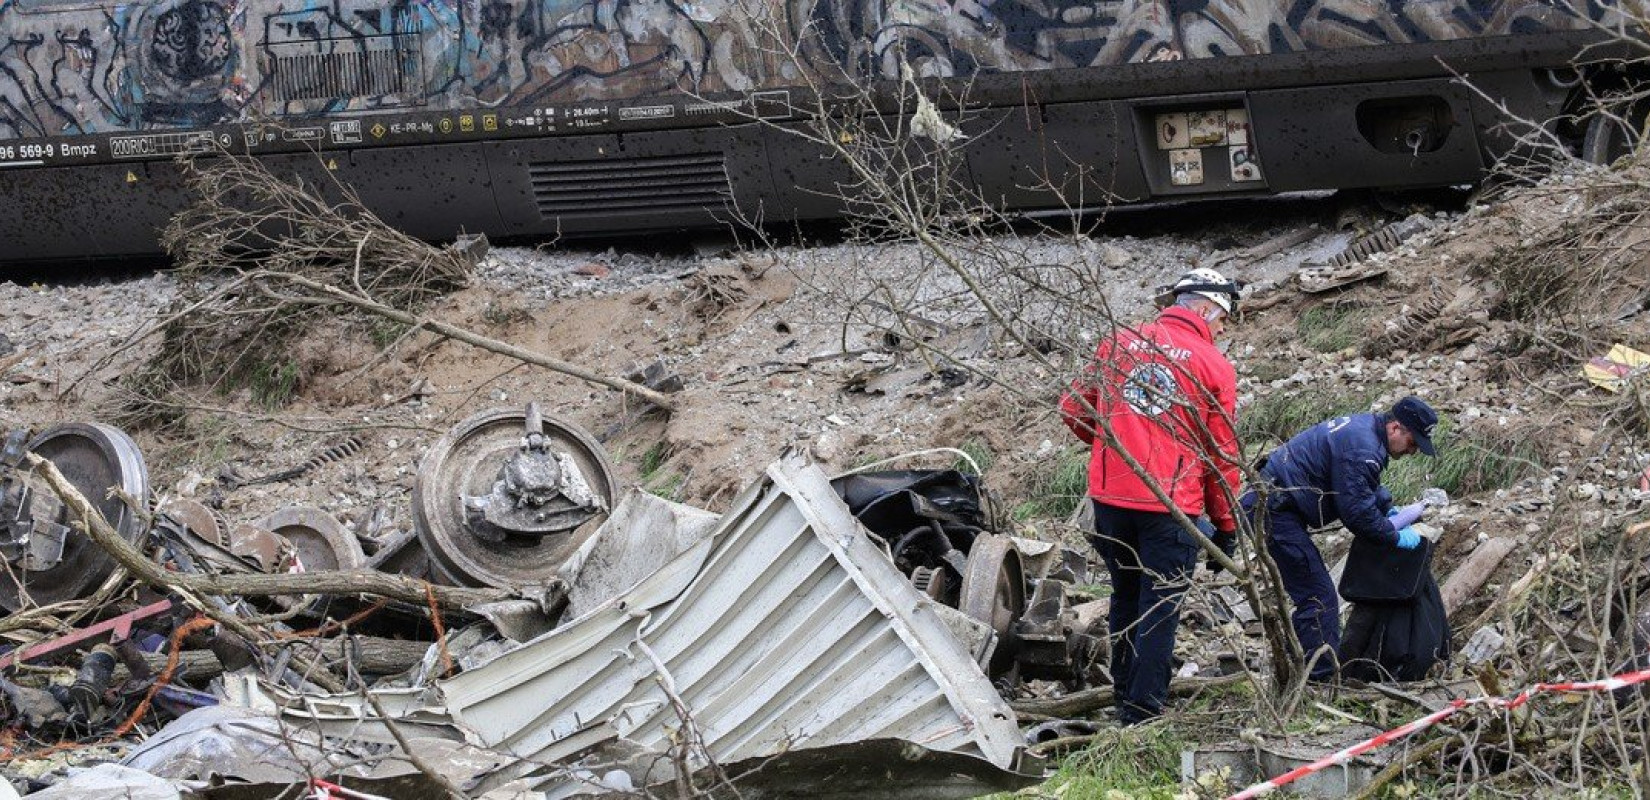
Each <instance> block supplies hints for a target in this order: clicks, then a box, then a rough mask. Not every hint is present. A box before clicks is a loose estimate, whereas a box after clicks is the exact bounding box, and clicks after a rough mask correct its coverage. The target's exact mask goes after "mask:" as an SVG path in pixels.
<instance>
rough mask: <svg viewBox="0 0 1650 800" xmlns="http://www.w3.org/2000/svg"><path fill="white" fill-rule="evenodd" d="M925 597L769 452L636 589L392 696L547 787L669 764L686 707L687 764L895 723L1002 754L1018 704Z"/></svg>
mask: <svg viewBox="0 0 1650 800" xmlns="http://www.w3.org/2000/svg"><path fill="white" fill-rule="evenodd" d="M934 608H935V607H934V605H933V603H932V601H930V600H929V599H928V598H926V597H924V596H923V595H921V594H919V593H918V592H917V591H916V590H915V589H913V588H912V587H911V585H910V584H909V582H908V581H907V580H906V579H905V577H904V576H902V575H900V574H899V572H898V571H897V570H896V569H895V567H894V565H893V563H892V562H891V561H890V560H889V558H888V556H887V554H886V553H885V552H884V551H883V550H881V549H880V548H879V547H878V546H877V545H876V544H875V543H873V541H872V540H871V539H870V537H868V536H866V535H865V533H864V531H863V529H861V528H860V527H859V524H858V523H857V522H855V521H854V519H853V518H852V516H850V515H849V513H848V509H847V508H846V507H845V506H844V505H843V504H842V502H841V501H840V500H839V499H838V498H837V496H836V495H835V493H834V492H832V490H831V487H830V484H829V481H828V479H827V478H826V476H825V475H824V473H822V472H820V471H819V470H818V469H817V468H815V467H812V466H806V465H803V464H801V463H799V462H782V463H779V464H776V465H774V466H772V467H770V468H769V470H768V475H767V480H765V481H763V482H761V483H759V484H758V485H756V486H754V487H752V488H751V489H749V490H747V491H746V492H745V493H744V494H743V495H741V497H740V498H739V500H737V501H736V502H735V505H734V507H733V509H732V510H730V511H729V512H728V513H727V514H726V515H724V517H723V519H722V521H721V524H720V526H719V527H718V529H717V530H716V531H715V532H714V533H713V534H712V535H711V536H710V537H709V538H707V539H705V540H702V541H701V542H699V543H698V544H697V545H695V546H694V548H693V549H691V550H689V551H688V552H686V553H684V554H683V555H682V556H681V557H679V558H677V559H676V560H674V561H672V562H670V563H669V564H668V565H666V566H665V567H664V568H663V569H660V570H659V571H658V572H655V573H654V574H653V575H651V576H649V577H648V578H647V580H645V581H643V582H642V583H641V584H639V585H637V586H636V587H635V588H634V589H632V590H630V591H629V592H626V593H624V594H623V595H621V596H620V597H618V598H616V599H615V600H613V601H611V602H609V603H607V604H605V605H602V606H600V607H598V608H596V609H595V610H594V611H592V612H591V613H589V614H587V615H585V616H584V617H582V618H580V619H578V620H575V621H573V622H571V623H569V624H567V625H564V626H562V627H560V628H558V629H556V630H554V631H552V632H550V633H548V634H545V635H544V636H541V637H539V638H538V639H535V640H533V641H531V642H528V643H527V644H524V645H522V646H521V647H520V648H518V649H516V650H514V651H511V652H510V653H507V654H505V655H503V656H501V657H499V658H497V659H495V660H493V661H490V662H488V663H486V664H484V665H482V666H480V667H477V668H474V669H471V670H469V671H467V672H465V673H462V674H460V675H458V676H456V677H454V678H452V679H450V680H446V681H442V682H441V683H439V684H438V693H439V695H440V698H441V701H442V707H441V708H439V709H438V708H426V709H424V710H422V711H416V712H415V711H412V710H411V709H407V708H406V706H405V705H403V706H402V708H403V709H405V710H404V711H402V712H400V713H398V712H393V711H392V712H391V713H392V714H396V715H397V716H400V715H401V714H403V713H404V714H406V717H405V718H407V719H409V720H410V719H419V720H420V721H425V722H427V721H429V720H431V719H432V718H433V717H436V716H439V715H440V714H441V713H442V712H443V711H444V712H445V714H446V715H447V716H448V717H449V718H450V719H451V720H452V722H453V723H454V724H456V725H457V726H459V727H460V728H461V729H462V730H463V731H464V732H465V734H466V736H467V737H468V738H469V739H470V740H471V741H472V742H474V743H475V744H478V745H481V746H483V747H486V748H489V749H495V750H499V751H502V752H505V753H509V754H511V755H514V756H516V757H518V758H519V759H521V760H522V762H523V764H530V765H535V767H537V768H540V769H541V772H542V774H543V777H542V778H541V779H540V780H539V783H540V784H541V786H543V787H544V788H546V789H550V790H551V791H552V794H566V793H572V792H574V791H579V790H588V788H589V787H588V786H587V785H584V784H580V783H577V782H574V781H571V780H569V779H568V778H567V777H566V775H567V772H565V771H564V770H561V769H556V770H550V769H547V768H542V767H538V766H537V765H548V764H560V765H568V766H572V767H584V768H591V769H594V768H596V767H598V766H599V767H600V768H601V769H608V768H612V767H615V766H617V767H621V768H623V767H626V766H628V767H630V768H631V769H630V771H631V772H632V773H633V774H635V773H639V772H644V771H645V772H646V774H645V775H638V777H639V778H640V779H641V780H639V782H652V781H657V780H660V779H662V778H665V777H667V776H668V774H669V766H670V763H671V761H670V759H669V758H661V757H660V756H661V755H662V754H669V753H671V752H672V750H673V747H674V746H675V742H678V741H680V739H679V738H676V737H678V733H677V732H678V731H679V730H681V729H683V728H684V726H686V725H688V724H691V725H692V726H693V727H694V728H695V729H696V730H697V731H698V739H699V741H701V742H702V743H703V745H704V749H703V751H702V752H694V753H689V754H686V755H687V758H688V762H687V763H689V764H691V765H692V766H694V767H699V766H705V765H706V759H705V757H706V756H708V757H709V758H710V759H713V760H714V761H715V762H716V763H718V764H730V763H733V762H736V761H741V760H745V759H750V758H757V757H761V756H765V755H772V754H775V753H779V752H784V751H787V750H795V749H798V748H808V747H824V746H829V745H835V744H841V743H846V742H856V741H862V740H868V739H900V740H904V741H909V742H915V743H918V744H921V745H923V746H925V747H927V748H930V749H934V750H945V751H950V752H954V753H960V754H964V755H970V756H975V757H978V758H981V759H984V760H985V761H987V762H989V763H991V764H992V765H995V766H996V767H998V768H1001V769H1005V770H1008V769H1013V768H1014V767H1015V766H1017V762H1018V759H1019V758H1020V755H1021V752H1022V751H1021V745H1022V744H1023V742H1024V739H1023V737H1022V736H1021V734H1020V732H1019V728H1018V727H1017V725H1016V724H1015V721H1014V717H1013V712H1012V711H1010V710H1009V708H1008V706H1007V705H1006V704H1005V703H1004V702H1003V700H1002V698H1001V697H999V696H998V695H997V693H996V691H995V690H994V689H993V688H992V686H991V684H990V682H989V681H988V680H987V679H986V677H985V675H984V674H983V673H982V672H981V671H980V668H979V666H978V665H977V664H976V663H975V661H974V659H973V658H972V656H971V655H970V654H969V652H968V651H967V649H966V648H965V647H964V645H963V644H962V643H961V642H959V641H958V640H957V639H956V638H955V637H954V636H953V635H952V634H951V633H950V631H949V630H948V629H947V628H946V626H945V624H944V623H943V622H942V620H941V619H940V617H939V615H938V614H937V613H936V612H935V610H934ZM337 699H338V700H340V701H342V702H343V703H344V704H345V705H348V704H350V701H349V700H347V699H345V698H337ZM355 702H356V703H358V702H359V701H358V700H357V701H355ZM311 705H312V707H314V708H315V709H316V710H317V711H319V710H321V708H323V707H324V704H315V703H312V704H311ZM341 711H342V709H334V710H333V713H334V714H336V715H337V717H335V718H342V717H347V716H349V714H348V713H347V712H344V713H339V712H341ZM684 718H685V719H686V720H690V721H691V722H690V723H689V722H686V721H685V719H684ZM518 774H519V773H518Z"/></svg>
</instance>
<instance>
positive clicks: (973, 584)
mask: <svg viewBox="0 0 1650 800" xmlns="http://www.w3.org/2000/svg"><path fill="white" fill-rule="evenodd" d="M967 566H968V568H967V569H966V570H965V571H964V572H963V579H962V596H961V599H960V600H959V601H958V603H957V609H958V610H959V611H961V612H963V613H964V614H967V615H968V616H970V617H973V618H974V619H977V620H979V621H980V622H983V623H985V624H987V625H989V626H991V630H992V631H994V632H995V633H996V634H997V646H996V648H995V649H994V650H993V651H992V653H991V663H990V664H989V665H988V666H989V669H988V670H987V671H988V672H990V674H991V675H993V676H997V675H1002V674H1005V673H1007V672H1008V670H1009V669H1010V668H1012V667H1013V666H1014V658H1015V654H1016V651H1017V649H1018V648H1017V646H1016V644H1015V641H1014V635H1013V634H1014V621H1015V620H1017V619H1019V618H1020V615H1021V614H1024V613H1025V610H1026V583H1025V570H1024V569H1023V567H1022V566H1021V563H1020V552H1019V551H1018V550H1016V549H1015V547H1014V542H1013V541H1012V540H1011V539H1009V538H1008V537H1007V536H999V535H996V534H990V533H982V534H980V535H979V536H978V537H975V539H974V544H973V546H972V547H970V548H969V549H968V565H967Z"/></svg>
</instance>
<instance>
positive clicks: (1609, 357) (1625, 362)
mask: <svg viewBox="0 0 1650 800" xmlns="http://www.w3.org/2000/svg"><path fill="white" fill-rule="evenodd" d="M1647 369H1650V353H1644V352H1640V351H1638V350H1634V349H1633V348H1631V347H1628V346H1627V345H1624V344H1617V345H1613V346H1611V348H1610V352H1608V353H1605V354H1604V355H1602V356H1594V357H1593V358H1592V359H1590V360H1588V362H1587V363H1586V364H1585V365H1583V366H1582V368H1581V375H1582V377H1584V378H1586V379H1587V380H1588V381H1591V382H1592V384H1593V385H1594V386H1597V387H1598V388H1600V389H1603V390H1605V391H1608V392H1620V391H1621V390H1622V389H1623V388H1625V387H1626V385H1627V383H1628V382H1629V381H1631V380H1633V379H1634V378H1635V377H1636V376H1639V375H1642V374H1644V373H1645V371H1646V370H1647Z"/></svg>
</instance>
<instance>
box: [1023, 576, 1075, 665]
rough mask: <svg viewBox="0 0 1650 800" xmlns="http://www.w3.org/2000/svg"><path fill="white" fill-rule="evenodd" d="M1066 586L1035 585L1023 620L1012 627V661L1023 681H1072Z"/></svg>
mask: <svg viewBox="0 0 1650 800" xmlns="http://www.w3.org/2000/svg"><path fill="white" fill-rule="evenodd" d="M1075 619H1076V615H1075V614H1072V613H1070V610H1069V605H1068V602H1067V599H1066V584H1065V583H1064V582H1063V581H1057V580H1053V579H1049V578H1044V579H1042V580H1040V581H1037V588H1036V590H1035V591H1033V592H1032V596H1031V602H1030V604H1029V607H1028V608H1027V609H1026V612H1025V614H1024V616H1022V617H1020V619H1018V620H1016V621H1015V623H1014V641H1015V660H1016V661H1018V662H1019V665H1020V677H1021V678H1023V679H1043V680H1072V679H1075V678H1076V677H1077V676H1076V675H1075V674H1073V671H1072V662H1073V657H1074V656H1075V655H1076V654H1075V653H1074V652H1073V646H1072V643H1071V641H1070V639H1071V633H1072V630H1071V627H1072V623H1073V622H1074V621H1075Z"/></svg>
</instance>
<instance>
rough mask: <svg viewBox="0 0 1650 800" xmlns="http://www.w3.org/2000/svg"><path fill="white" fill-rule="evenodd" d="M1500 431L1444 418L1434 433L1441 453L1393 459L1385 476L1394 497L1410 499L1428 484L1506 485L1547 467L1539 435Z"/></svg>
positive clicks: (1471, 490) (1480, 488)
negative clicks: (1463, 426) (1467, 427)
mask: <svg viewBox="0 0 1650 800" xmlns="http://www.w3.org/2000/svg"><path fill="white" fill-rule="evenodd" d="M1497 433H1498V435H1493V436H1492V435H1487V434H1484V433H1478V432H1473V431H1458V430H1456V429H1455V428H1454V426H1453V425H1452V424H1451V423H1449V422H1440V423H1438V429H1437V430H1436V431H1434V433H1433V436H1432V441H1433V443H1434V444H1436V445H1437V447H1438V457H1437V458H1428V457H1426V456H1423V455H1414V456H1408V457H1406V458H1404V459H1403V460H1400V461H1394V462H1392V463H1391V464H1389V465H1387V468H1386V473H1385V475H1383V476H1382V479H1381V482H1382V483H1383V484H1385V485H1386V487H1387V489H1389V490H1391V491H1392V497H1393V500H1394V501H1396V502H1399V503H1408V502H1412V501H1414V500H1416V499H1418V498H1419V497H1420V496H1421V490H1422V489H1425V488H1427V487H1428V486H1436V487H1438V488H1440V489H1443V490H1444V491H1446V492H1449V494H1450V497H1457V496H1460V495H1469V494H1477V493H1479V492H1491V491H1495V490H1496V489H1504V488H1506V487H1508V486H1511V485H1513V484H1514V483H1517V482H1518V481H1520V480H1522V479H1523V478H1526V477H1529V476H1531V475H1534V474H1536V473H1539V472H1542V471H1544V470H1545V469H1546V468H1545V467H1544V466H1542V454H1541V450H1540V448H1539V447H1538V446H1537V445H1536V444H1535V442H1536V441H1537V439H1535V438H1534V437H1531V436H1522V435H1518V434H1517V433H1516V432H1512V431H1508V432H1505V433H1500V432H1497Z"/></svg>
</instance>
